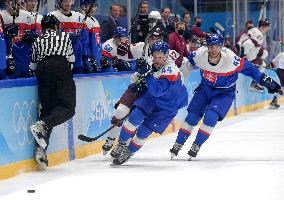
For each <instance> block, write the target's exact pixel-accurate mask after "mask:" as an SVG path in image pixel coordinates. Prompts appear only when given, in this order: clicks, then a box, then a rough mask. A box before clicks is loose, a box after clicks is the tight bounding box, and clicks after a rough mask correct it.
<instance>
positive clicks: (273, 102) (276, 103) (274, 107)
mask: <svg viewBox="0 0 284 200" xmlns="http://www.w3.org/2000/svg"><path fill="white" fill-rule="evenodd" d="M279 107H280V105H279V104H278V102H277V97H274V98H273V100H272V101H271V103H270V108H271V109H277V108H279Z"/></svg>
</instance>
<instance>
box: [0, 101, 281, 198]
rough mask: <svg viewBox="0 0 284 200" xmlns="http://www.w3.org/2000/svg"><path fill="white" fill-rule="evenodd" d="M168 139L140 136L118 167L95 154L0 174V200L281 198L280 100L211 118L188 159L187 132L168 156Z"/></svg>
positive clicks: (171, 143) (169, 142) (173, 138)
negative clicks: (142, 140)
mask: <svg viewBox="0 0 284 200" xmlns="http://www.w3.org/2000/svg"><path fill="white" fill-rule="evenodd" d="M196 130H197V129H196ZM194 137H195V135H194ZM175 138H176V134H171V135H168V136H164V137H160V138H156V139H153V140H150V141H147V142H146V144H145V146H144V147H143V148H142V149H141V150H140V151H139V152H138V153H137V154H136V155H135V156H134V157H133V158H132V159H131V160H129V161H128V162H127V163H126V164H124V165H123V166H121V167H118V168H114V167H110V166H109V164H110V161H109V157H103V156H102V155H101V154H99V155H95V156H91V157H88V158H85V159H81V160H76V161H72V162H70V163H66V164H62V165H59V166H56V167H52V168H50V169H49V170H48V171H46V172H33V173H29V174H23V175H20V176H17V177H15V178H12V179H8V180H5V181H0V200H8V199H9V200H57V199H58V200H61V199H66V200H68V199H77V200H79V199H80V200H87V199H93V200H95V199H105V200H110V199H132V200H140V199H143V200H145V199H151V200H152V199H155V200H163V199H171V200H176V199H178V200H181V199H186V200H191V199H192V200H203V199H206V200H215V199H216V200H283V199H284V105H283V104H282V107H281V108H280V109H278V110H268V109H264V110H261V111H257V112H251V113H246V114H242V115H240V116H238V117H234V118H230V119H226V120H224V122H222V123H219V125H218V126H217V128H216V129H215V130H214V131H213V134H212V136H211V138H209V140H208V141H207V142H206V143H205V144H204V145H203V147H202V149H201V151H200V152H199V154H198V157H197V159H195V160H194V161H187V154H186V153H187V151H188V149H189V148H190V145H191V143H192V141H193V138H192V137H191V139H190V140H189V141H187V143H186V145H185V146H184V148H183V150H182V151H181V152H180V155H179V156H178V157H177V159H176V160H173V161H171V160H170V154H169V149H170V147H171V146H172V145H173V143H174V140H175ZM27 190H35V193H27Z"/></svg>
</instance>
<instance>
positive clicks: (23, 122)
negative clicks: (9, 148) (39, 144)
mask: <svg viewBox="0 0 284 200" xmlns="http://www.w3.org/2000/svg"><path fill="white" fill-rule="evenodd" d="M36 116H37V105H36V102H35V101H33V100H32V101H31V102H27V101H23V102H22V103H20V102H16V103H14V108H13V128H14V131H15V133H16V134H17V136H18V142H19V145H20V146H24V145H25V144H32V142H33V137H32V134H31V133H30V131H29V127H30V125H31V124H33V122H35V120H36Z"/></svg>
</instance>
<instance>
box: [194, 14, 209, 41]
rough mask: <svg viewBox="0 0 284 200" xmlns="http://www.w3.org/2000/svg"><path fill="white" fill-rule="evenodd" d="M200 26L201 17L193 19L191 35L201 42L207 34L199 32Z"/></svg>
mask: <svg viewBox="0 0 284 200" xmlns="http://www.w3.org/2000/svg"><path fill="white" fill-rule="evenodd" d="M201 25H202V19H201V17H198V16H197V17H195V18H194V25H193V26H192V29H191V30H192V34H193V35H195V36H196V37H197V38H198V40H200V41H202V40H205V39H206V36H207V33H205V32H203V31H202V30H201V28H200V27H201Z"/></svg>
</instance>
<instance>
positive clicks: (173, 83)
mask: <svg viewBox="0 0 284 200" xmlns="http://www.w3.org/2000/svg"><path fill="white" fill-rule="evenodd" d="M146 82H147V87H148V90H147V91H146V92H145V94H144V95H143V96H141V97H140V98H139V99H137V100H136V101H135V102H134V105H136V106H137V107H140V108H141V109H143V110H144V111H145V112H146V113H150V112H152V111H153V110H167V111H170V112H173V113H175V112H177V111H178V110H179V109H180V108H182V107H184V106H186V105H187V103H188V93H187V89H186V87H185V86H184V84H183V77H182V73H181V72H180V70H179V68H178V67H177V66H176V65H175V63H174V62H171V63H169V64H167V65H165V66H164V67H162V68H161V69H160V70H159V71H157V72H155V73H154V75H153V76H151V77H149V78H147V79H146Z"/></svg>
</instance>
